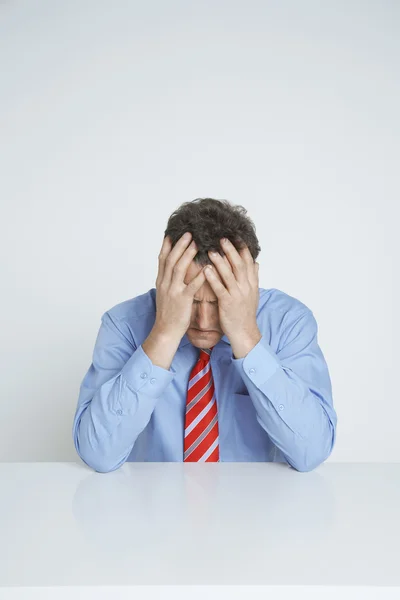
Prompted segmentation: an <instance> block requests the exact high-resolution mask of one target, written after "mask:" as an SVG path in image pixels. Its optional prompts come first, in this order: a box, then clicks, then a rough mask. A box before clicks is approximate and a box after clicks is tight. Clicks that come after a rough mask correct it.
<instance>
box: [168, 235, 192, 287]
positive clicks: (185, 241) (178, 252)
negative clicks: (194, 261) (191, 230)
mask: <svg viewBox="0 0 400 600" xmlns="http://www.w3.org/2000/svg"><path fill="white" fill-rule="evenodd" d="M184 235H185V234H184ZM184 235H183V236H182V237H180V238H179V240H178V241H177V242H176V244H175V246H174V247H173V248H172V249H171V248H169V250H168V253H167V252H166V253H165V254H164V257H163V258H164V271H163V278H162V280H161V282H162V283H165V284H166V285H167V286H169V285H171V279H172V274H173V270H174V268H175V265H176V263H177V261H178V260H179V259H180V258H181V256H182V254H183V253H184V252H185V251H186V250H187V248H188V246H189V245H190V243H191V241H190V240H191V234H190V236H189V238H185V237H184ZM193 255H195V252H193ZM193 255H192V256H193Z"/></svg>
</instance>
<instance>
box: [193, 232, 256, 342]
mask: <svg viewBox="0 0 400 600" xmlns="http://www.w3.org/2000/svg"><path fill="white" fill-rule="evenodd" d="M221 246H222V249H223V251H224V252H225V256H223V257H222V256H221V255H220V254H219V253H218V252H217V253H216V256H213V255H212V253H211V252H209V253H208V254H209V257H210V260H211V261H212V262H213V265H214V267H213V268H212V269H209V268H206V269H205V270H204V272H205V274H206V279H207V281H208V282H209V284H210V285H211V287H212V289H213V291H214V293H215V295H216V296H217V297H218V310H219V321H220V325H221V328H222V330H223V331H224V333H225V334H226V335H227V337H228V338H229V339H230V340H233V339H236V340H238V339H240V337H241V336H251V335H253V334H254V333H256V332H258V333H259V329H258V325H257V321H256V314H257V308H258V303H259V291H258V269H259V264H258V263H257V262H256V263H255V262H254V261H253V257H252V255H251V253H250V250H249V249H248V247H247V246H246V245H245V246H244V247H243V248H241V249H240V250H239V252H238V251H237V250H236V248H235V246H234V245H233V244H232V243H231V242H230V241H229V240H227V241H226V243H225V244H224V243H223V242H222V240H221Z"/></svg>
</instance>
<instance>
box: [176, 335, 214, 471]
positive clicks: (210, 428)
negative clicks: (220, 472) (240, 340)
mask: <svg viewBox="0 0 400 600" xmlns="http://www.w3.org/2000/svg"><path fill="white" fill-rule="evenodd" d="M213 347H214V346H212V347H211V348H210V349H204V350H203V349H202V348H200V356H199V359H198V361H197V363H196V364H195V366H194V367H193V369H192V372H191V374H190V377H189V383H188V390H187V398H186V415H185V437H184V445H183V448H184V456H183V462H219V436H218V414H217V401H216V398H215V390H214V380H213V376H212V371H211V364H210V356H211V350H212V349H213Z"/></svg>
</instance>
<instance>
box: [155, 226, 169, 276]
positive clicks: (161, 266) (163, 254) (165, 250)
mask: <svg viewBox="0 0 400 600" xmlns="http://www.w3.org/2000/svg"><path fill="white" fill-rule="evenodd" d="M170 250H171V238H170V237H169V236H168V235H166V236H164V239H163V243H162V245H161V249H160V252H159V254H158V273H157V279H156V286H158V284H159V283H160V282H161V281H162V280H163V277H164V270H165V259H166V258H167V256H168V254H169V253H170Z"/></svg>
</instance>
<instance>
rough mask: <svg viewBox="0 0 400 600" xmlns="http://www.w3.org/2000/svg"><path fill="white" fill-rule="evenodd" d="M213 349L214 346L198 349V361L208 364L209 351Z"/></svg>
mask: <svg viewBox="0 0 400 600" xmlns="http://www.w3.org/2000/svg"><path fill="white" fill-rule="evenodd" d="M213 348H214V346H211V348H200V355H199V360H200V359H201V360H204V361H206V362H208V361H209V360H210V358H211V351H212V349H213Z"/></svg>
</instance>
